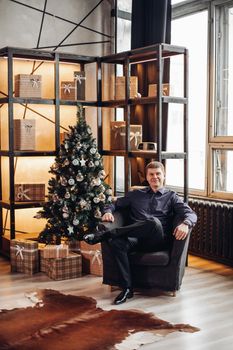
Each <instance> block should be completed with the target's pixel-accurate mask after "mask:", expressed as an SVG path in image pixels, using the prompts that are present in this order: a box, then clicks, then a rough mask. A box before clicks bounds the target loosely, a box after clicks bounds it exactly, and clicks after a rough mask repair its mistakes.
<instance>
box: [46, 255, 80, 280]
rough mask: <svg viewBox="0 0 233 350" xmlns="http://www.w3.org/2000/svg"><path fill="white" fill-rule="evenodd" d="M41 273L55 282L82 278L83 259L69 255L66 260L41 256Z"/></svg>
mask: <svg viewBox="0 0 233 350" xmlns="http://www.w3.org/2000/svg"><path fill="white" fill-rule="evenodd" d="M40 271H41V272H45V273H46V274H47V275H48V276H49V277H50V278H52V279H53V280H66V279H70V278H77V277H81V276H82V257H81V255H80V254H76V253H69V255H68V256H67V257H66V258H58V259H48V258H44V257H43V256H41V255H40Z"/></svg>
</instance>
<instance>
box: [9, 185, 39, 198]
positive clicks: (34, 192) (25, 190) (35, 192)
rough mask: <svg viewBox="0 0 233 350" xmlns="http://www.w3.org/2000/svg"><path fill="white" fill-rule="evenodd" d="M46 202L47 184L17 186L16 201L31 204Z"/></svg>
mask: <svg viewBox="0 0 233 350" xmlns="http://www.w3.org/2000/svg"><path fill="white" fill-rule="evenodd" d="M44 200H45V184H15V201H16V202H30V201H39V202H41V201H44Z"/></svg>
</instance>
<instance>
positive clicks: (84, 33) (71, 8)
mask: <svg viewBox="0 0 233 350" xmlns="http://www.w3.org/2000/svg"><path fill="white" fill-rule="evenodd" d="M19 2H20V3H22V4H25V5H28V6H31V7H34V8H36V9H37V10H39V11H37V10H36V9H32V8H28V7H26V6H23V5H21V4H19V3H16V2H14V1H10V0H0V33H1V36H0V47H4V46H15V47H24V48H36V46H37V42H38V38H39V33H40V27H41V21H42V15H43V13H42V12H41V11H43V9H44V4H45V1H44V0H40V1H39V0H30V1H29V0H20V1H19ZM99 2H100V0H66V1H63V0H47V6H46V12H48V13H50V14H53V15H55V16H59V17H62V18H63V19H66V20H68V21H71V22H74V23H77V24H78V23H79V22H80V21H82V20H83V18H84V17H85V16H86V15H87V14H88V13H89V12H91V10H92V9H93V8H94V7H95V6H96V5H97V4H98V3H99ZM113 6H114V0H103V1H102V2H101V3H100V4H99V5H98V6H97V7H96V8H95V9H94V10H93V12H92V13H90V15H89V16H87V18H86V19H85V20H84V21H83V22H82V23H81V25H83V26H85V27H88V28H90V29H93V30H95V31H98V32H100V33H96V32H93V31H91V30H88V29H86V28H83V27H78V28H77V29H75V30H74V32H73V33H72V34H71V35H70V36H69V37H68V38H67V39H66V40H65V41H64V43H63V45H67V44H78V43H87V44H85V45H74V46H65V47H59V48H58V50H57V51H64V52H71V53H75V54H81V55H89V56H96V55H106V54H109V53H111V52H112V48H113V47H114V46H113V45H114V43H113V40H111V38H110V37H112V36H114V35H113V24H112V22H113V21H112V18H111V9H112V8H113ZM55 16H51V15H48V14H46V15H45V17H44V22H43V27H42V31H41V37H40V42H39V47H47V46H53V45H54V46H57V45H58V44H59V43H60V42H61V41H62V40H63V39H64V38H65V37H66V35H67V34H69V33H70V32H71V31H72V29H73V28H74V27H75V24H73V23H69V22H66V21H64V20H62V19H59V18H56V17H55ZM104 34H106V35H104ZM99 41H108V42H107V43H95V44H91V43H93V42H99ZM88 43H89V44H88ZM48 50H53V48H49V49H48Z"/></svg>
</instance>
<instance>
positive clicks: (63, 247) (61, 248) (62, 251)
mask: <svg viewBox="0 0 233 350" xmlns="http://www.w3.org/2000/svg"><path fill="white" fill-rule="evenodd" d="M68 253H69V247H68V245H67V244H59V245H55V244H48V245H46V246H45V247H44V248H42V249H40V256H42V257H43V258H47V259H54V258H55V259H56V258H66V257H67V256H68Z"/></svg>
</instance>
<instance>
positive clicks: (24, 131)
mask: <svg viewBox="0 0 233 350" xmlns="http://www.w3.org/2000/svg"><path fill="white" fill-rule="evenodd" d="M35 148H36V120H35V119H14V149H15V150H18V151H29V150H32V151H34V150H35Z"/></svg>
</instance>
